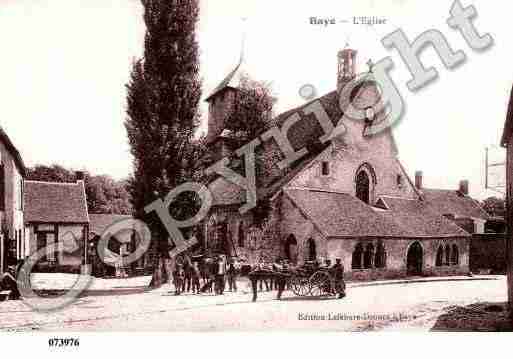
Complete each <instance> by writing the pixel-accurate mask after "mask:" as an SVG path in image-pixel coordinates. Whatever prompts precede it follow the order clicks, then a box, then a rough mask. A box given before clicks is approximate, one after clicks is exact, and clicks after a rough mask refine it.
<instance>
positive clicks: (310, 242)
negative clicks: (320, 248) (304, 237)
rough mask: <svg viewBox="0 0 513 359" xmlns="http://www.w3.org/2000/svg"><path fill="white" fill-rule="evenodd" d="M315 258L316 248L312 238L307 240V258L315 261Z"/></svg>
mask: <svg viewBox="0 0 513 359" xmlns="http://www.w3.org/2000/svg"><path fill="white" fill-rule="evenodd" d="M316 259H317V248H316V246H315V241H314V240H313V238H310V239H309V240H308V260H309V261H315V260H316Z"/></svg>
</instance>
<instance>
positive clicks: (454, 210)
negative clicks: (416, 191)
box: [421, 189, 490, 219]
mask: <svg viewBox="0 0 513 359" xmlns="http://www.w3.org/2000/svg"><path fill="white" fill-rule="evenodd" d="M421 192H422V195H423V197H424V199H425V201H426V203H427V205H428V206H429V207H430V208H431V209H432V210H434V211H436V212H437V213H439V214H441V215H444V214H452V215H455V216H456V217H470V218H480V219H489V218H490V216H489V215H488V213H486V211H485V210H484V209H483V207H481V205H480V204H479V202H477V201H476V200H475V199H473V198H472V197H470V196H468V195H464V194H463V193H461V192H460V191H454V190H444V189H422V190H421Z"/></svg>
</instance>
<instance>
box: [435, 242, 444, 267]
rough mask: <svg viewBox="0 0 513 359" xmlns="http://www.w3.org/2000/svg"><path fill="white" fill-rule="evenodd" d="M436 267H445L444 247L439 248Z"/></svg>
mask: <svg viewBox="0 0 513 359" xmlns="http://www.w3.org/2000/svg"><path fill="white" fill-rule="evenodd" d="M435 265H436V266H437V267H441V266H443V265H444V246H442V245H441V246H440V247H438V250H437V251H436V263H435Z"/></svg>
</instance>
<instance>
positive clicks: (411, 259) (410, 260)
mask: <svg viewBox="0 0 513 359" xmlns="http://www.w3.org/2000/svg"><path fill="white" fill-rule="evenodd" d="M423 262H424V250H423V249H422V246H421V244H420V243H419V242H414V243H413V244H412V245H411V246H410V247H409V248H408V254H407V256H406V268H407V270H406V274H407V275H411V276H418V275H422V266H423Z"/></svg>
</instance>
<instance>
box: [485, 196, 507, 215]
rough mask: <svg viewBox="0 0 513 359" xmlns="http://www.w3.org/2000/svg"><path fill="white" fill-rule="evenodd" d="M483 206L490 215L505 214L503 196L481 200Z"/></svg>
mask: <svg viewBox="0 0 513 359" xmlns="http://www.w3.org/2000/svg"><path fill="white" fill-rule="evenodd" d="M483 208H484V210H485V211H486V212H488V214H489V215H491V216H496V217H504V215H505V214H506V202H505V201H504V199H503V198H498V197H488V198H487V199H485V200H484V201H483Z"/></svg>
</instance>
